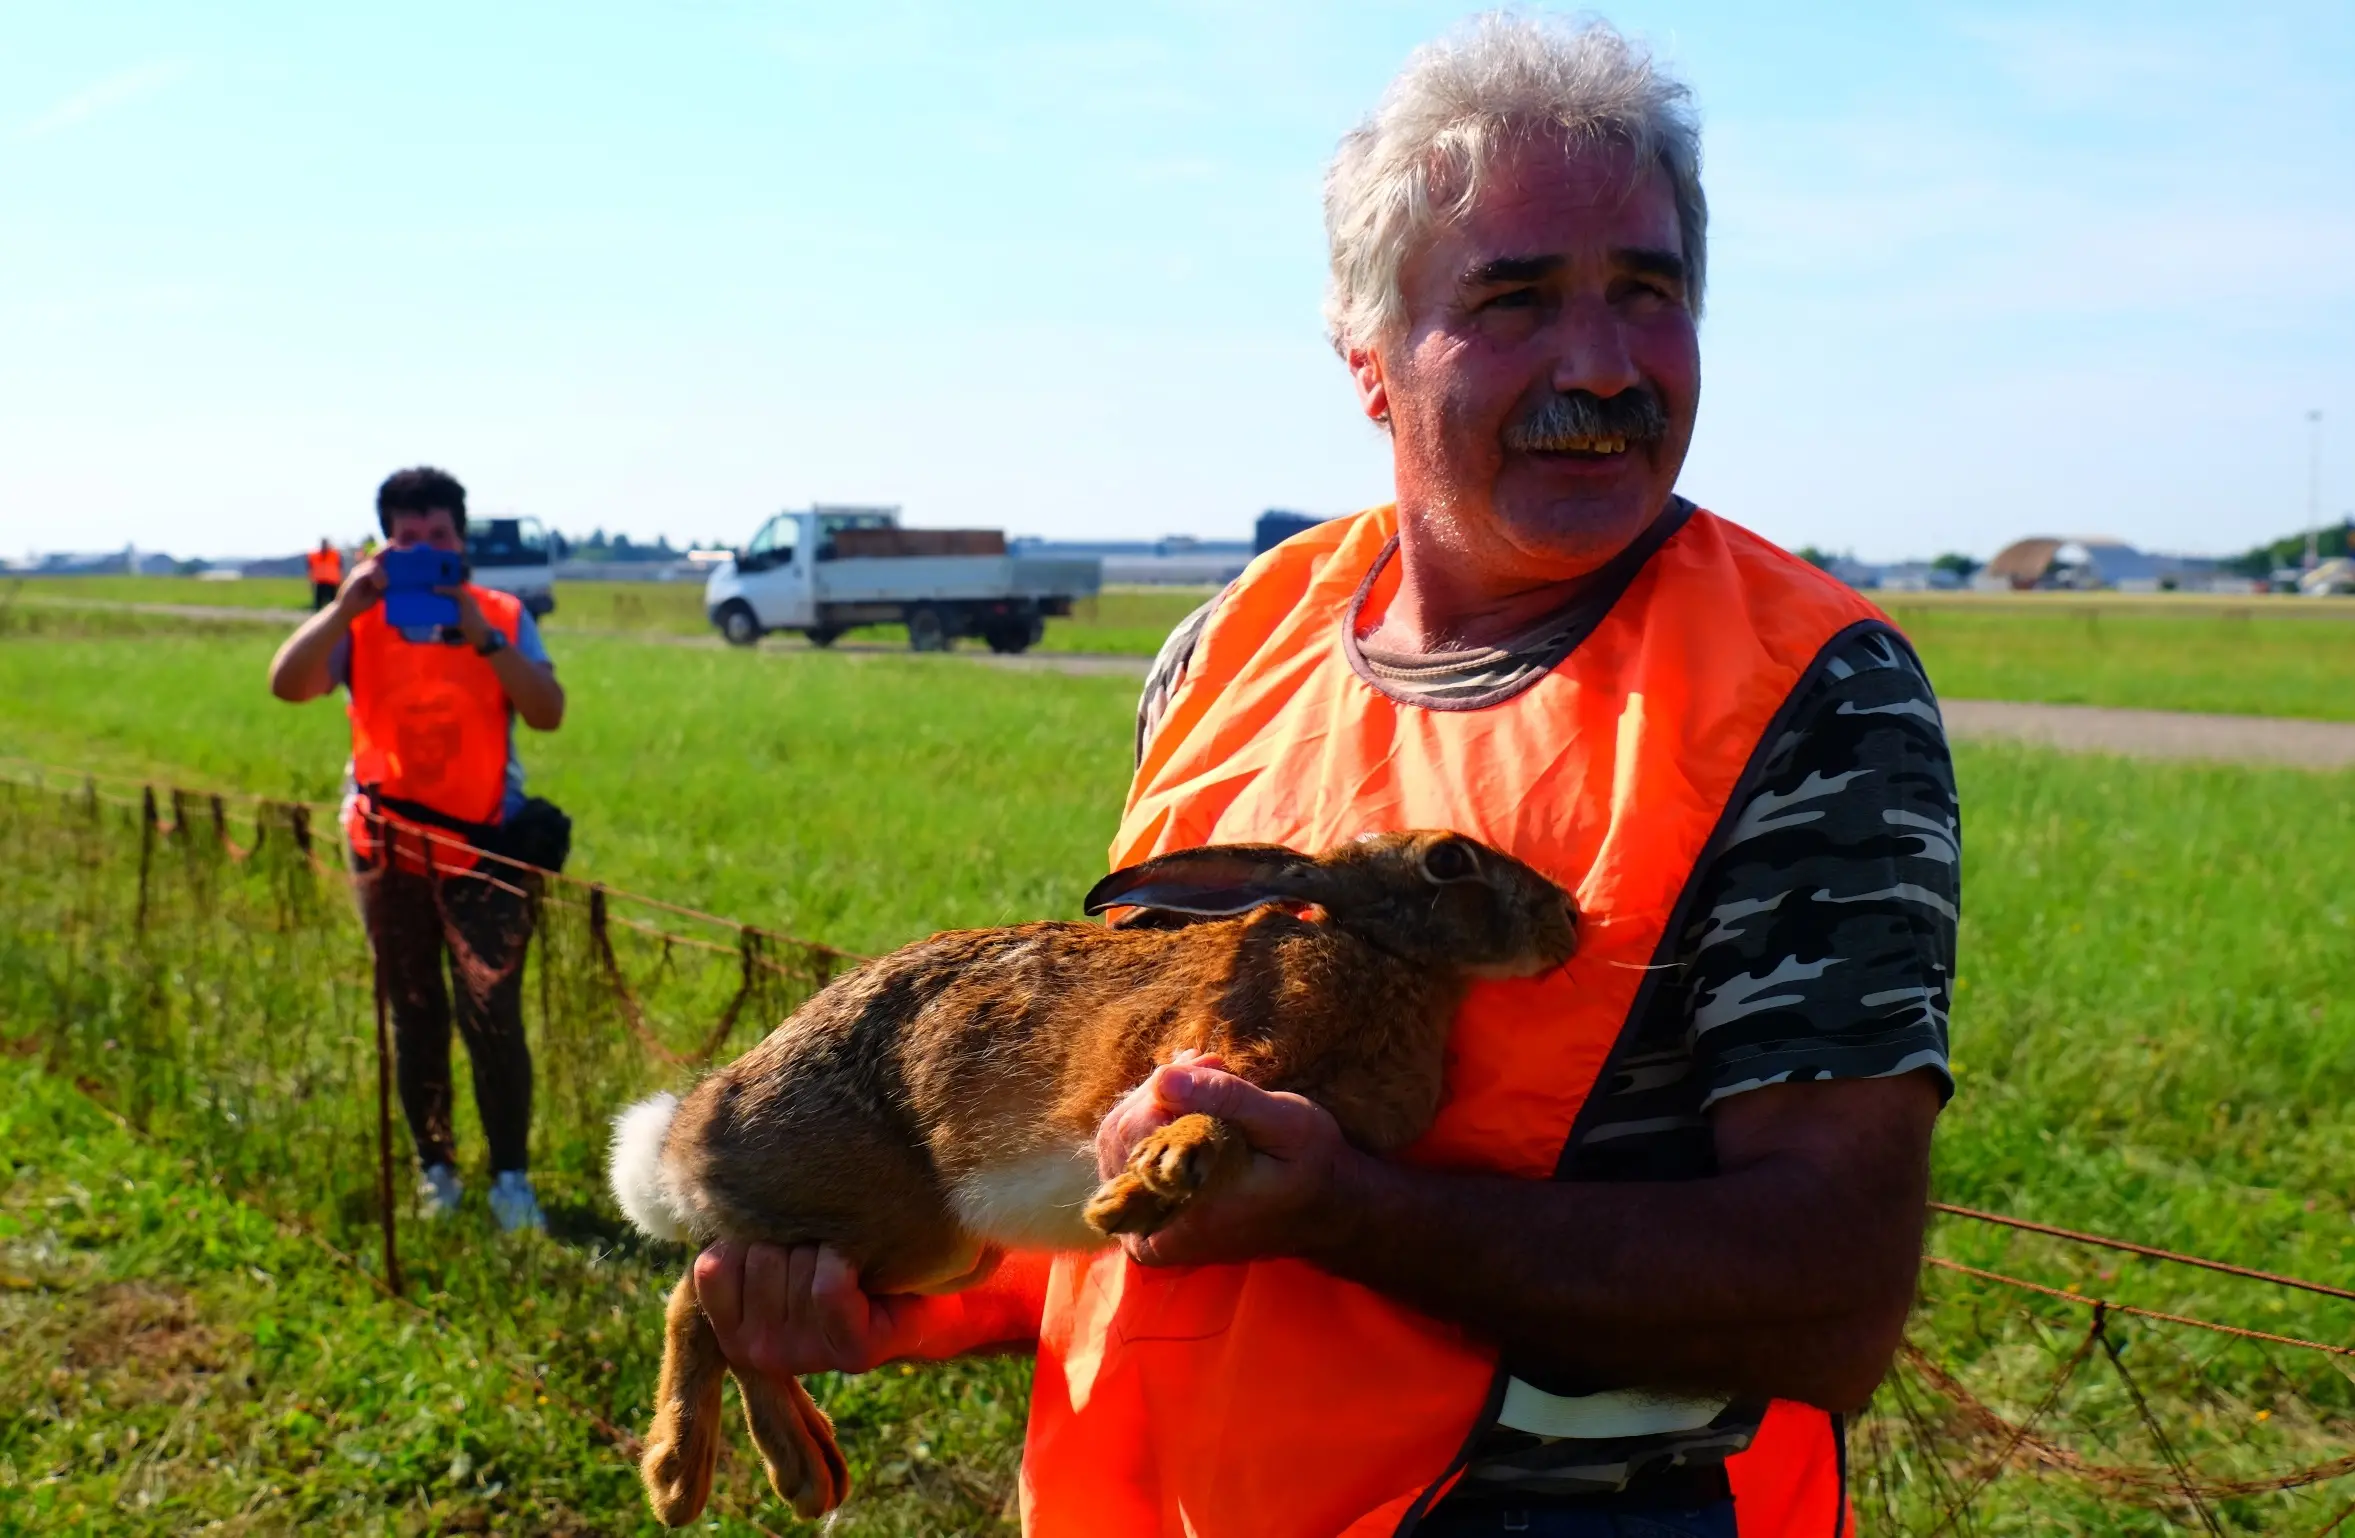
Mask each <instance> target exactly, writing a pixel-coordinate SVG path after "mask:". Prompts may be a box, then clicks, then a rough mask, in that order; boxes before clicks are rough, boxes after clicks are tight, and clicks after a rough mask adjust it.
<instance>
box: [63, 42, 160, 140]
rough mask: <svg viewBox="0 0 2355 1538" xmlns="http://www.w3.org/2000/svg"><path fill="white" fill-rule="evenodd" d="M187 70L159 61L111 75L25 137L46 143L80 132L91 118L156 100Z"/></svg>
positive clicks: (68, 100) (67, 102)
mask: <svg viewBox="0 0 2355 1538" xmlns="http://www.w3.org/2000/svg"><path fill="white" fill-rule="evenodd" d="M188 69H189V66H188V64H187V63H186V62H185V61H183V60H176V59H172V60H156V61H153V62H150V63H146V64H140V65H135V66H133V67H132V68H130V69H126V70H122V71H119V72H118V73H115V74H112V75H109V76H107V77H106V78H105V79H103V80H101V81H99V82H97V83H96V84H94V85H88V86H84V87H83V88H82V89H81V90H79V91H76V92H74V93H73V94H72V95H71V96H68V97H66V98H65V99H64V100H63V101H60V102H58V103H57V104H56V105H55V106H53V107H51V108H50V109H49V110H48V111H46V112H44V113H42V114H41V115H40V116H39V117H37V118H34V119H33V120H32V121H31V122H30V123H27V124H26V125H25V128H24V136H25V137H26V138H28V139H45V138H47V137H49V136H50V135H51V134H55V133H62V132H64V131H66V130H67V129H71V128H79V127H80V126H82V125H83V124H84V123H87V122H89V121H90V120H91V119H92V118H96V117H101V116H103V115H105V114H106V113H109V112H113V111H115V110H117V109H118V108H122V107H126V106H129V105H130V104H131V103H132V102H135V101H138V100H139V99H140V98H142V97H146V96H153V95H154V94H155V93H156V92H158V91H161V90H163V89H165V88H166V87H168V86H170V85H172V84H174V83H175V82H177V81H178V80H180V79H181V78H182V77H183V76H185V75H186V74H187V73H188Z"/></svg>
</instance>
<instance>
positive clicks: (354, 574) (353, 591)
mask: <svg viewBox="0 0 2355 1538" xmlns="http://www.w3.org/2000/svg"><path fill="white" fill-rule="evenodd" d="M385 585H386V578H385V574H384V551H382V550H379V551H377V552H376V553H375V554H374V555H371V556H368V557H366V558H365V559H363V560H362V561H361V562H360V563H359V564H358V565H356V566H354V567H353V568H352V569H351V572H350V574H349V575H347V576H346V577H345V578H344V579H343V586H342V587H340V588H338V589H336V593H335V604H334V607H335V609H336V610H337V611H338V612H339V613H341V614H342V616H343V619H344V622H345V623H346V624H349V623H350V622H351V621H353V620H355V619H357V618H359V617H360V615H361V614H362V613H363V612H365V611H366V610H367V609H368V608H369V607H370V606H371V605H373V604H375V603H376V602H377V601H378V600H379V599H381V598H383V597H384V589H385Z"/></svg>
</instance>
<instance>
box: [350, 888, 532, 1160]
mask: <svg viewBox="0 0 2355 1538" xmlns="http://www.w3.org/2000/svg"><path fill="white" fill-rule="evenodd" d="M354 885H355V887H356V888H357V890H358V895H359V900H360V916H361V918H362V919H363V920H364V921H365V922H366V924H367V926H368V938H369V942H370V943H371V944H372V945H374V946H375V948H376V956H377V962H378V964H379V965H380V966H381V967H383V969H384V982H385V998H386V1002H387V1004H388V1005H389V1006H390V1012H391V1015H392V1035H393V1054H394V1061H395V1063H396V1065H397V1072H398V1078H399V1083H400V1089H401V1109H402V1110H403V1111H404V1112H405V1113H407V1115H408V1118H409V1135H410V1136H411V1138H413V1139H414V1140H415V1141H416V1144H417V1161H418V1163H419V1164H421V1165H424V1166H427V1167H431V1166H433V1165H436V1164H451V1165H454V1164H456V1163H457V1162H458V1158H457V1147H456V1144H455V1141H454V1139H453V1137H452V1134H451V1128H450V1107H451V1084H450V1023H451V1018H452V1004H453V1001H454V1002H455V1006H456V1020H457V1025H458V1034H459V1035H460V1036H462V1037H464V1038H465V1040H466V1058H467V1061H468V1062H469V1063H470V1064H471V1065H472V1066H473V1069H474V1107H475V1111H476V1112H477V1114H479V1115H480V1116H481V1118H482V1126H483V1134H484V1136H485V1137H486V1138H487V1139H488V1140H489V1142H490V1145H491V1169H492V1171H493V1172H494V1173H496V1172H498V1171H502V1170H520V1169H523V1168H526V1167H527V1165H528V1163H529V1148H530V1144H531V1124H532V1055H531V1047H530V1046H529V1044H527V1043H526V1042H525V1040H524V1036H523V966H524V959H525V957H526V956H527V955H528V953H529V952H530V949H531V935H532V904H531V902H530V900H529V899H527V898H524V897H518V896H517V895H515V893H513V892H510V891H507V890H504V889H503V888H501V887H497V886H493V885H491V884H490V883H489V882H486V881H480V880H476V879H474V878H472V877H470V876H466V875H462V874H461V875H444V876H441V877H439V878H435V877H429V876H426V875H424V874H422V873H419V872H414V871H408V870H403V869H400V868H399V867H397V866H395V867H393V868H391V869H382V870H379V869H368V870H362V871H360V872H358V873H357V875H356V878H355V881H354ZM437 887H438V888H439V891H438V892H437V891H436V888H437Z"/></svg>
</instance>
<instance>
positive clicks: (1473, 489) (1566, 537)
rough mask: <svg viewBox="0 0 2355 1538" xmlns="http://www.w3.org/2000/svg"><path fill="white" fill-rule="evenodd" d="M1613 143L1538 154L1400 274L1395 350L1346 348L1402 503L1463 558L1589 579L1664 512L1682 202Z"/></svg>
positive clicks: (1687, 433) (1695, 341)
mask: <svg viewBox="0 0 2355 1538" xmlns="http://www.w3.org/2000/svg"><path fill="white" fill-rule="evenodd" d="M1635 171H1636V167H1635V164H1634V161H1633V158H1632V156H1631V155H1630V153H1629V152H1628V151H1626V150H1624V149H1618V148H1597V149H1592V150H1583V151H1578V152H1572V151H1570V150H1567V149H1564V148H1563V147H1562V146H1561V145H1560V144H1558V143H1556V142H1553V141H1550V140H1542V139H1541V140H1533V141H1529V142H1525V143H1523V144H1521V145H1519V146H1518V147H1516V148H1513V149H1510V150H1508V151H1507V152H1505V153H1504V154H1503V155H1501V156H1500V157H1499V159H1498V160H1497V162H1496V163H1495V165H1494V167H1493V171H1492V174H1491V175H1490V177H1489V179H1488V184H1487V187H1486V189H1485V190H1484V191H1483V192H1482V194H1481V196H1480V198H1479V201H1478V202H1477V203H1476V204H1475V205H1474V206H1473V208H1472V209H1471V211H1470V213H1469V214H1468V215H1467V217H1465V218H1464V219H1463V220H1462V221H1461V222H1459V223H1457V224H1454V225H1451V226H1448V227H1446V228H1443V229H1442V230H1440V231H1439V232H1438V233H1437V234H1436V235H1435V236H1434V237H1433V238H1432V239H1431V241H1430V242H1429V243H1428V244H1427V245H1426V246H1425V247H1424V248H1423V249H1422V250H1420V251H1418V252H1416V253H1415V254H1414V255H1413V257H1412V258H1411V259H1410V260H1409V261H1408V263H1407V265H1406V269H1405V271H1404V273H1403V274H1402V288H1403V291H1404V297H1405V301H1406V314H1407V322H1406V328H1405V331H1404V333H1403V334H1402V335H1400V336H1397V337H1395V338H1392V339H1390V340H1388V341H1385V342H1381V343H1377V344H1376V345H1375V346H1374V347H1373V348H1372V349H1370V350H1359V351H1356V352H1353V353H1352V354H1351V357H1350V364H1351V368H1352V371H1353V373H1354V374H1355V375H1356V378H1357V382H1358V387H1359V394H1360V398H1361V400H1362V401H1363V403H1364V405H1365V408H1366V410H1367V413H1368V414H1369V415H1372V416H1376V417H1379V416H1380V415H1381V414H1382V413H1383V412H1384V411H1387V412H1388V413H1389V417H1390V428H1391V433H1392V438H1393V456H1394V460H1395V464H1396V470H1397V477H1398V494H1399V500H1400V502H1401V503H1402V504H1403V505H1405V506H1407V507H1409V508H1412V509H1414V510H1416V511H1417V513H1418V515H1419V516H1420V518H1421V520H1422V522H1423V524H1424V526H1425V528H1426V530H1427V532H1429V533H1430V534H1431V535H1433V536H1435V537H1436V538H1437V539H1438V540H1439V541H1440V542H1441V543H1442V544H1443V545H1445V546H1446V547H1448V548H1450V549H1452V550H1455V551H1458V552H1460V553H1463V554H1466V555H1473V556H1477V557H1486V558H1488V559H1490V560H1492V561H1495V560H1502V561H1505V562H1509V563H1510V564H1511V565H1512V566H1513V567H1514V568H1515V569H1516V570H1519V571H1523V572H1525V573H1526V574H1527V575H1528V576H1530V577H1531V578H1532V579H1534V580H1538V581H1544V580H1556V579H1566V578H1569V577H1574V576H1579V575H1583V574H1584V573H1586V572H1588V571H1591V570H1593V569H1594V568H1595V567H1596V566H1598V565H1600V564H1602V562H1604V561H1606V560H1608V559H1610V557H1611V556H1613V555H1615V554H1617V553H1618V552H1619V551H1620V550H1621V549H1623V548H1625V547H1626V545H1627V544H1628V542H1629V541H1631V540H1633V539H1634V538H1635V537H1636V535H1637V534H1639V533H1641V532H1642V530H1643V529H1644V527H1645V525H1646V524H1648V523H1649V522H1650V521H1651V519H1652V518H1653V517H1654V516H1656V515H1657V514H1658V513H1659V511H1660V509H1661V508H1662V507H1663V506H1664V505H1666V503H1667V500H1668V496H1669V493H1670V492H1671V491H1672V490H1673V488H1674V487H1675V485H1676V477H1677V472H1678V470H1679V469H1681V468H1682V466H1683V464H1684V456H1685V450H1686V449H1687V448H1688V447H1689V446H1690V444H1691V442H1692V434H1693V415H1694V412H1695V410H1696V409H1697V407H1698V406H1699V404H1700V395H1701V358H1700V342H1699V337H1698V335H1697V333H1696V330H1695V327H1694V322H1693V315H1692V310H1691V308H1690V307H1689V305H1688V303H1687V300H1686V293H1685V282H1684V258H1683V249H1682V248H1683V242H1682V239H1681V237H1680V235H1679V232H1678V229H1677V222H1676V202H1675V197H1674V194H1673V193H1672V192H1671V191H1670V188H1669V184H1668V180H1667V178H1666V177H1665V176H1664V175H1663V174H1662V173H1661V172H1660V171H1659V169H1658V168H1657V167H1647V168H1645V169H1644V170H1643V171H1642V173H1641V175H1640V176H1637V175H1634V174H1633V173H1635Z"/></svg>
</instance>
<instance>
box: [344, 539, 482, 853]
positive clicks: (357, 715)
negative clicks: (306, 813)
mask: <svg viewBox="0 0 2355 1538" xmlns="http://www.w3.org/2000/svg"><path fill="white" fill-rule="evenodd" d="M467 591H468V592H470V593H472V594H473V595H474V601H475V603H476V604H477V605H478V606H479V607H480V608H481V609H482V613H483V618H484V619H486V620H488V621H489V622H490V623H491V624H492V625H494V626H495V627H497V629H498V631H499V633H500V634H502V635H504V636H505V637H506V638H507V644H508V645H510V646H513V645H514V644H516V641H517V639H518V638H519V636H520V635H521V633H522V625H523V604H522V602H521V600H519V599H517V598H516V597H515V596H514V595H513V594H510V593H501V592H495V591H493V590H491V589H489V588H483V587H474V586H472V585H471V584H470V585H469V586H468V588H467ZM350 662H351V670H350V672H349V673H348V674H347V678H348V681H349V683H350V686H351V704H350V706H349V713H350V715H351V721H352V783H353V784H354V785H355V786H356V787H357V793H356V794H354V795H353V796H352V797H350V798H349V799H348V800H347V801H346V803H345V805H344V836H345V837H346V838H348V839H349V840H350V841H351V846H352V853H353V854H354V855H356V856H358V857H359V858H360V859H362V860H364V861H368V862H370V863H373V862H374V861H375V860H376V858H377V853H378V845H379V840H378V831H379V829H380V828H381V829H383V830H384V831H385V832H387V833H388V834H389V835H390V836H391V839H392V842H393V846H394V850H395V853H396V855H397V857H398V858H399V860H400V863H401V864H402V865H403V866H404V867H406V868H408V869H411V870H422V869H424V868H425V867H426V863H427V851H428V850H430V852H431V863H432V864H433V865H434V866H435V867H437V868H439V869H443V870H465V869H469V868H471V867H472V866H473V865H474V863H475V858H474V855H473V854H472V853H471V851H470V850H469V849H468V848H467V847H466V846H465V844H464V842H463V836H462V835H461V834H459V833H456V832H453V831H452V830H450V829H448V828H447V827H444V826H441V825H440V824H439V823H438V822H429V821H427V820H425V819H423V818H420V817H416V816H413V815H411V816H404V815H402V814H401V813H400V812H399V811H397V810H395V809H394V808H393V807H391V806H388V805H387V804H386V803H388V802H396V803H407V804H408V805H410V806H412V807H423V808H427V809H429V810H430V811H431V812H432V813H434V814H437V815H438V817H439V818H441V819H446V820H448V821H454V822H462V823H472V824H477V825H480V824H487V823H494V822H497V821H498V820H499V805H500V802H501V801H502V800H503V799H504V798H505V796H506V794H507V750H508V732H509V726H508V718H509V715H510V714H511V712H512V706H511V705H510V704H509V702H508V699H507V690H506V688H505V687H504V686H503V685H501V684H500V682H499V675H498V674H496V673H494V672H493V671H491V664H490V661H489V659H488V658H485V657H481V656H477V655H476V654H475V651H474V648H473V647H471V646H463V645H460V646H450V645H444V644H441V643H439V642H430V641H427V642H420V641H408V640H404V639H402V637H401V634H400V632H399V631H397V630H395V629H393V628H392V626H390V625H388V624H386V623H385V620H384V606H383V605H382V604H375V605H371V606H370V607H369V608H368V609H366V610H365V611H363V612H362V613H361V614H360V616H359V617H358V618H356V619H354V620H353V621H352V629H351V658H350Z"/></svg>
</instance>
